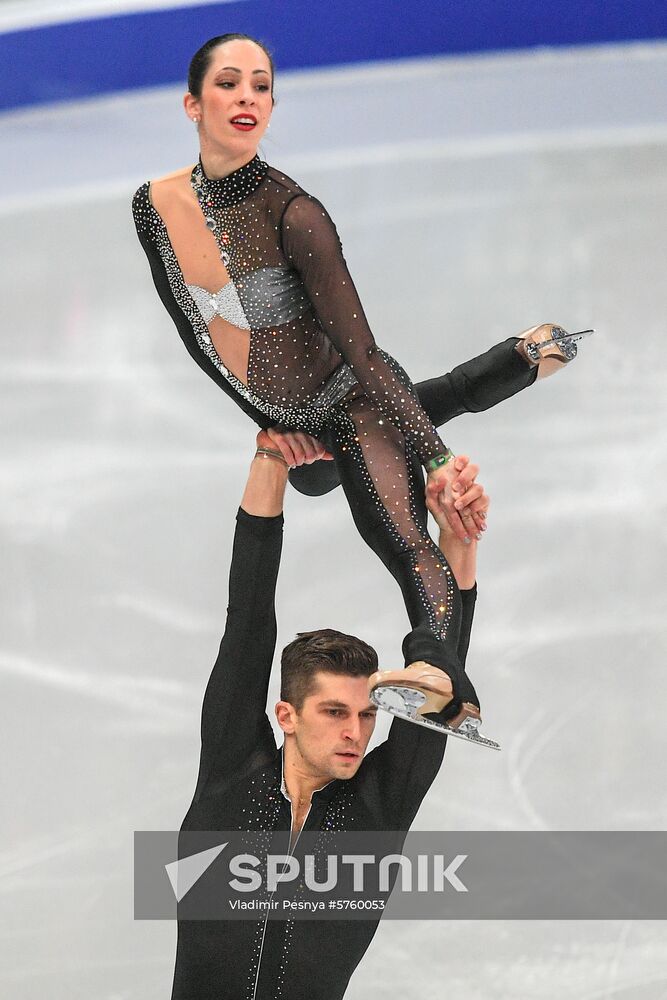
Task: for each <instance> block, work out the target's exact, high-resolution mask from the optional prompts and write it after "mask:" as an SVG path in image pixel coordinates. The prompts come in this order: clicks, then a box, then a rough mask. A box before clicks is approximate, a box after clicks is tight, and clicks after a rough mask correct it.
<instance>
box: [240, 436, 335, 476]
mask: <svg viewBox="0 0 667 1000" xmlns="http://www.w3.org/2000/svg"><path fill="white" fill-rule="evenodd" d="M257 447H258V448H275V449H277V450H278V451H279V452H280V454H281V455H282V456H283V458H284V459H285V461H286V462H287V464H288V465H289V467H290V469H294V468H296V466H297V465H312V464H313V462H317V461H319V460H320V459H323V460H324V461H325V462H331V461H332V460H333V455H332V454H331V453H330V452H328V451H327V450H326V448H325V447H324V445H323V444H322V442H321V441H318V440H317V438H314V437H311V436H310V434H303V433H302V432H301V431H283V430H280V429H279V428H278V427H269V429H268V430H266V431H260V432H259V434H258V435H257Z"/></svg>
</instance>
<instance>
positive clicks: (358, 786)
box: [172, 430, 488, 1000]
mask: <svg viewBox="0 0 667 1000" xmlns="http://www.w3.org/2000/svg"><path fill="white" fill-rule="evenodd" d="M277 434H278V432H276V431H275V430H274V431H273V432H272V436H269V435H268V434H267V433H266V432H265V431H260V433H259V434H258V436H257V445H258V451H257V453H256V455H255V457H254V459H253V461H252V464H251V468H250V473H249V476H248V481H247V484H246V488H245V492H244V494H243V499H242V501H241V507H240V509H239V511H238V514H237V524H236V533H235V537H234V547H233V555H232V565H231V571H230V582H229V606H228V612H227V623H226V628H225V633H224V636H223V638H222V642H221V645H220V652H219V654H218V657H217V660H216V662H215V665H214V667H213V672H212V674H211V677H210V680H209V683H208V686H207V689H206V694H205V696H204V704H203V710H202V727H201V737H202V749H201V760H200V768H199V776H198V780H197V786H196V790H195V795H194V798H193V801H192V804H191V806H190V808H189V810H188V813H187V815H186V817H185V820H184V822H183V826H182V830H184V831H190V830H215V831H222V830H248V831H261V830H273V831H285V833H286V847H287V842H288V841H289V844H290V846H291V845H293V844H294V842H295V840H296V839H297V838H298V835H299V833H300V831H301V830H334V831H335V830H347V829H358V830H372V831H381V830H401V831H407V830H408V829H409V827H410V825H411V823H412V821H413V819H414V817H415V815H416V813H417V810H418V808H419V806H420V804H421V802H422V799H423V798H424V795H425V794H426V792H427V791H428V789H429V787H430V785H431V783H432V782H433V780H434V778H435V777H436V775H437V773H438V769H439V768H440V765H441V763H442V759H443V754H444V751H445V745H446V738H445V737H443V736H441V735H440V734H439V733H437V732H433V731H431V730H429V729H426V728H422V727H420V726H416V725H413V724H411V723H410V722H407V721H404V720H402V719H396V720H394V721H393V723H392V726H391V730H390V734H389V738H388V739H387V740H386V741H385V742H384V743H383V744H381V745H380V746H379V747H377V748H376V749H374V750H373V751H372V752H371V753H370V754H368V756H367V757H364V754H365V751H366V748H367V746H368V742H369V740H370V738H371V735H372V733H373V728H374V725H375V716H376V711H377V709H376V707H375V706H374V705H373V704H372V702H371V701H370V699H369V685H368V678H369V677H370V676H371V675H373V674H374V673H375V671H376V670H377V667H378V660H377V654H376V653H375V651H374V650H373V649H372V648H371V647H370V646H368V645H367V644H366V643H365V642H363V641H362V640H360V639H357V638H354V637H352V636H347V635H343V634H341V633H339V632H335V631H333V630H331V629H323V630H320V631H317V632H310V633H303V634H301V635H299V636H298V637H297V638H296V639H295V640H294V641H293V642H292V643H290V644H289V645H288V646H287V647H286V648H285V650H284V651H283V654H282V674H281V700H280V701H279V702H278V704H277V705H276V708H275V711H276V717H277V720H278V723H279V725H280V728H281V729H282V730H283V733H284V734H285V738H284V744H283V747H282V748H277V747H276V741H275V738H274V735H273V731H272V728H271V725H270V723H269V719H268V717H267V715H266V701H267V692H268V685H269V675H270V672H271V664H272V660H273V654H274V647H275V641H276V620H275V610H274V598H275V588H276V580H277V575H278V567H279V563H280V553H281V546H282V528H283V516H282V509H283V498H284V493H285V486H286V483H287V476H288V464H287V462H286V461H285V460H284V458H283V457H282V454H283V452H284V451H288V452H289V453H290V454H291V455H292V456H294V462H295V463H297V464H298V463H301V462H303V463H309V462H313V461H315V460H317V459H322V458H325V457H327V453H326V452H325V450H324V447H323V446H322V445H321V444H320V443H319V442H317V441H315V440H314V439H313V438H309V437H307V436H306V435H303V434H289V435H285V436H284V437H283V438H280V436H278V438H277V437H276V435H277ZM277 443H279V444H280V445H281V447H275V446H276V444H277ZM452 466H453V472H452V486H453V487H455V488H456V490H457V493H456V495H458V497H459V498H460V499H459V500H458V501H457V503H458V509H459V513H460V514H461V515H462V516H463V517H464V518H466V517H467V516H468V515H469V513H470V511H471V510H472V509H473V508H476V509H477V510H485V509H486V507H487V506H488V498H487V497H485V496H484V493H483V490H482V487H481V486H479V485H477V484H476V483H475V477H476V474H477V468H476V467H475V466H473V465H470V464H468V463H467V460H466V459H464V458H457V459H456V461H455V462H454V463H452ZM453 499H454V498H453V496H452V497H448V498H447V503H452V502H453ZM443 504H444V500H443V501H442V502H435V501H431V510H432V512H433V513H434V515H435V516H436V520H437V522H438V525H439V527H440V540H439V541H440V547H441V549H442V550H443V551H444V553H445V555H446V557H447V560H448V562H449V565H450V567H451V569H452V572H453V573H454V576H455V578H456V580H457V583H458V585H459V588H460V589H461V593H462V600H463V615H462V622H461V625H460V632H459V644H458V655H459V657H460V660H461V662H462V663H465V656H466V652H467V646H468V640H469V636H470V627H471V623H472V615H473V606H474V602H475V556H476V553H475V549H476V541H475V540H473V541H472V542H470V543H469V544H465V543H464V542H463V541H460V540H459V539H458V538H457V537H456V535H455V534H454V532H453V531H452V529H451V528H450V527H449V526H448V523H447V519H446V516H445V512H444V506H443ZM449 513H451V511H450V512H449ZM418 652H419V635H418V634H416V635H415V636H414V643H413V646H412V648H411V650H410V653H409V657H410V658H409V659H408V662H412V661H413V660H414V659H418V658H419V656H418ZM392 666H394V664H392ZM379 917H380V914H379V913H378V914H377V916H375V917H374V919H369V920H362V921H353V920H345V921H335V920H333V921H321V922H320V921H314V920H309V921H301V920H292V921H290V920H287V921H284V920H279V921H274V920H269V919H268V918H267V917H263V918H262V919H260V920H252V921H246V920H229V921H222V920H220V921H215V920H179V926H178V946H177V955H176V969H175V975H174V987H173V993H172V1000H213V998H215V1000H269V998H271V1000H279V998H280V1000H337V998H340V997H342V996H343V995H344V993H345V990H346V988H347V984H348V982H349V979H350V976H351V975H352V973H353V971H354V969H355V968H356V966H357V965H358V963H359V961H360V960H361V958H362V956H363V954H364V952H365V951H366V949H367V947H368V945H369V944H370V941H371V939H372V937H373V934H374V933H375V930H376V927H377V922H378V920H379Z"/></svg>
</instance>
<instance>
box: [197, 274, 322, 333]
mask: <svg viewBox="0 0 667 1000" xmlns="http://www.w3.org/2000/svg"><path fill="white" fill-rule="evenodd" d="M187 287H188V291H189V292H190V295H191V296H192V298H193V299H194V301H195V304H196V306H197V308H198V309H199V311H200V313H201V314H202V316H203V318H204V321H205V322H206V324H207V325H208V324H210V323H211V321H212V319H213V318H214V316H221V317H222V318H223V319H225V320H227V322H228V323H233V324H234V326H238V327H240V328H241V329H242V330H260V329H264V328H266V327H270V326H279V325H280V326H281V325H283V324H284V323H290V322H291V321H292V320H295V319H299V318H300V317H301V316H303V314H304V313H305V312H306V310H307V309H308V308H309V307H310V302H309V300H308V296H307V295H306V292H305V289H304V287H303V284H302V282H301V280H300V278H299V276H298V274H297V273H296V272H295V271H293V270H292V269H291V268H289V267H262V268H258V269H257V270H255V271H251V272H250V273H249V274H245V275H243V277H241V278H239V279H238V280H237V281H236V283H234V282H232V281H230V282H228V283H227V284H226V285H224V286H223V287H222V288H221V289H220V291H218V292H208V291H207V290H206V289H205V288H201V287H200V286H199V285H188V286H187Z"/></svg>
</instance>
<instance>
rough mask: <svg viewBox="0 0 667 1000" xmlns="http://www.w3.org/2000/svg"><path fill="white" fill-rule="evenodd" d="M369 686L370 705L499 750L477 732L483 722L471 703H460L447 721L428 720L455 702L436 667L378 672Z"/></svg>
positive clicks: (423, 665)
mask: <svg viewBox="0 0 667 1000" xmlns="http://www.w3.org/2000/svg"><path fill="white" fill-rule="evenodd" d="M368 687H369V697H370V700H371V701H372V702H373V704H374V705H377V706H378V708H383V709H384V710H385V712H390V713H391V714H392V715H396V716H398V718H399V719H405V720H406V721H407V722H414V723H416V724H417V725H418V726H425V727H426V728H427V729H432V730H433V731H434V732H438V733H442V735H443V736H456V737H457V738H458V739H463V740H467V741H468V742H469V743H476V744H478V746H484V747H489V749H491V750H500V744H498V743H496V742H495V741H494V740H490V739H488V738H487V737H486V736H483V735H482V734H481V733H480V731H479V727H480V725H481V722H482V719H481V716H480V712H479V709H478V708H477V706H476V705H473V704H472V702H463V703H462V705H461V708H460V710H459V712H458V713H457V714H456V715H455V716H454V718H452V719H448V720H447V721H446V722H443V721H440V720H436V719H433V718H428V716H429V715H434V714H438V713H440V712H442V711H443V709H445V708H446V707H447V705H449V704H450V703H451V702H452V701H454V692H453V688H452V682H451V680H450V678H449V677H448V675H447V674H446V673H445V672H444V670H441V669H440V668H439V667H433V666H431V664H430V663H425V662H424V661H419V662H417V663H411V664H410V666H409V667H406V668H405V670H378V671H377V672H376V673H374V674H373V675H372V676H371V677H369V679H368Z"/></svg>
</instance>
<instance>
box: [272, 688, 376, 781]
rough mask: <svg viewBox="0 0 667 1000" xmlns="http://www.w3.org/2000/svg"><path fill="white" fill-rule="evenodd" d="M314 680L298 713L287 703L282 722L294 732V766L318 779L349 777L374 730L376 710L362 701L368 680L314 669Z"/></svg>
mask: <svg viewBox="0 0 667 1000" xmlns="http://www.w3.org/2000/svg"><path fill="white" fill-rule="evenodd" d="M314 680H315V689H314V691H313V692H312V693H311V694H309V695H308V697H307V698H306V699H305V701H304V703H303V706H302V707H301V711H299V712H297V711H296V710H295V709H294V708H291V706H290V708H291V711H290V712H289V713H288V719H287V720H286V721H287V725H283V729H284V730H285V732H286V733H288V734H290V733H291V734H292V735H293V736H294V740H295V746H296V751H297V759H296V760H295V764H296V766H297V767H298V768H299V769H303V772H304V773H305V774H308V775H309V776H311V777H321V778H322V779H323V780H324V781H331V780H333V779H334V778H343V779H345V778H352V777H353V776H354V775H355V774H356V773H357V771H358V769H359V765H360V764H361V761H362V759H363V756H364V754H365V752H366V747H367V746H368V741H369V740H370V738H371V736H372V735H373V730H374V728H375V717H376V715H377V708H376V707H375V705H373V704H372V703H371V702H370V701H369V699H368V678H367V677H345V676H340V675H338V674H331V673H327V672H326V671H324V670H319V671H317V673H316V674H315V677H314ZM280 704H282V705H284V704H285V702H282V703H280ZM281 724H282V722H281Z"/></svg>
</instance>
